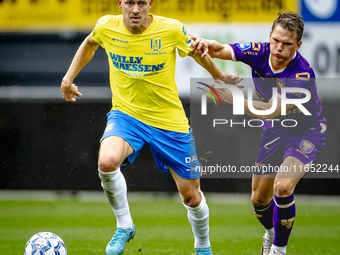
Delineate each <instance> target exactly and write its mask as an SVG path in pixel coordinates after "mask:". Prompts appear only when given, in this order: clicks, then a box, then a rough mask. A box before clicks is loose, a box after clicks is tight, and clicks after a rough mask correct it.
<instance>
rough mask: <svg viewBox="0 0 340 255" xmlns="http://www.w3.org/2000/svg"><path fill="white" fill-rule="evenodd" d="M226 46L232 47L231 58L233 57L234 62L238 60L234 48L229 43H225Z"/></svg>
mask: <svg viewBox="0 0 340 255" xmlns="http://www.w3.org/2000/svg"><path fill="white" fill-rule="evenodd" d="M225 46H226V47H228V48H229V49H230V52H231V58H232V59H233V61H234V62H237V60H236V57H235V52H234V49H233V48H232V47H231V46H230V45H229V44H225Z"/></svg>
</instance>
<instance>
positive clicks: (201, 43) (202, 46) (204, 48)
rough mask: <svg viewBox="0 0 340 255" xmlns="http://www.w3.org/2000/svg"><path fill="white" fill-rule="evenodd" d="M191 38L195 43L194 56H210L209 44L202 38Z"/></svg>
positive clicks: (192, 36) (192, 45)
mask: <svg viewBox="0 0 340 255" xmlns="http://www.w3.org/2000/svg"><path fill="white" fill-rule="evenodd" d="M189 37H190V38H191V39H192V40H194V42H193V43H192V44H191V48H192V49H194V50H193V54H194V55H198V54H200V55H201V58H204V57H205V56H206V55H208V53H209V48H208V44H207V42H206V41H205V40H204V39H202V38H198V37H197V36H194V35H190V34H189Z"/></svg>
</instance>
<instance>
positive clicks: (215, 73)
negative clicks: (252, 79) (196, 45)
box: [189, 51, 243, 88]
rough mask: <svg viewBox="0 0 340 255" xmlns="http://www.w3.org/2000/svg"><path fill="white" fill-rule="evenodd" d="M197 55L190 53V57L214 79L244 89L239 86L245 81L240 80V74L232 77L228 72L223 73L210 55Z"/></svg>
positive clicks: (198, 53)
mask: <svg viewBox="0 0 340 255" xmlns="http://www.w3.org/2000/svg"><path fill="white" fill-rule="evenodd" d="M196 53H197V54H196ZM196 53H194V51H192V52H190V53H189V56H190V57H192V58H193V59H194V60H195V61H196V62H197V63H198V64H199V65H200V66H202V67H203V68H205V69H206V70H207V71H208V72H209V73H210V75H211V76H212V77H213V78H214V79H221V80H223V81H224V82H225V83H227V84H232V85H236V86H237V87H239V88H243V86H241V85H238V84H239V83H240V82H241V81H242V80H243V79H242V78H239V74H236V75H232V74H230V73H227V72H222V71H221V70H220V69H219V68H218V67H217V65H216V64H215V62H214V61H213V60H212V58H211V57H210V56H209V55H207V56H205V57H201V55H202V51H199V52H196Z"/></svg>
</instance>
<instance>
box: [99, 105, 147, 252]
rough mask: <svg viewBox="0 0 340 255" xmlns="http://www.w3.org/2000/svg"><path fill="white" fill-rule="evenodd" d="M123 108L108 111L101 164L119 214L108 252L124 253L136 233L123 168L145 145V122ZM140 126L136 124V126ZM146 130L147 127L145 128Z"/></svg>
mask: <svg viewBox="0 0 340 255" xmlns="http://www.w3.org/2000/svg"><path fill="white" fill-rule="evenodd" d="M136 121H137V120H136V119H135V118H132V117H130V116H128V115H126V114H124V113H122V112H120V111H112V112H110V113H109V114H108V121H107V126H106V129H105V132H104V134H103V137H102V139H101V141H102V142H101V146H100V151H99V159H98V168H99V170H98V171H99V177H100V179H101V182H102V187H103V189H104V191H105V194H106V196H107V199H108V201H109V203H110V205H111V207H112V210H113V212H114V214H115V216H116V218H117V231H116V233H115V234H114V236H113V238H112V239H111V241H110V242H109V243H108V245H107V247H106V254H107V255H116V254H122V253H123V252H124V249H125V244H126V242H128V241H129V240H130V239H131V238H133V236H134V234H135V226H134V224H133V222H132V219H131V215H130V210H129V205H128V201H127V187H126V182H125V178H124V176H123V174H122V173H121V171H120V168H122V167H125V166H127V165H129V164H132V163H133V161H134V159H135V158H136V156H137V154H138V152H139V150H140V149H141V148H142V147H143V145H144V140H143V139H141V135H140V133H139V132H142V131H140V130H141V129H143V128H142V127H141V126H143V125H144V124H143V123H135V122H136ZM137 126H138V127H140V128H136V127H137ZM143 130H144V129H143Z"/></svg>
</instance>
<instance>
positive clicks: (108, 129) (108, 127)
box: [105, 123, 114, 132]
mask: <svg viewBox="0 0 340 255" xmlns="http://www.w3.org/2000/svg"><path fill="white" fill-rule="evenodd" d="M113 126H114V123H111V124H110V125H108V126H107V127H106V128H105V132H109V131H110V130H111V129H112V128H113Z"/></svg>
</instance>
